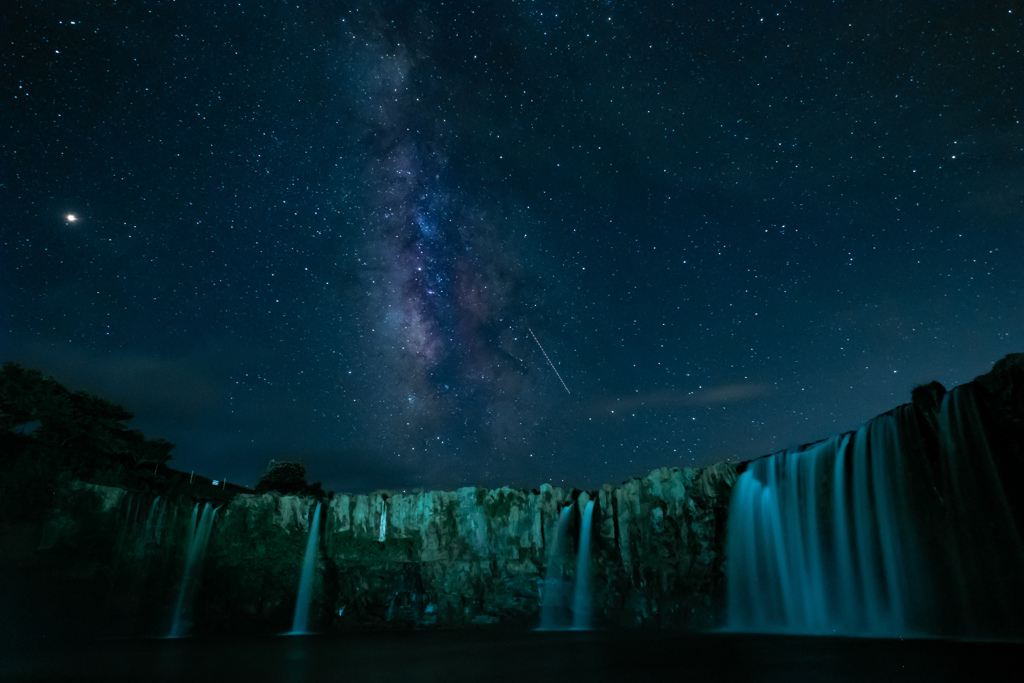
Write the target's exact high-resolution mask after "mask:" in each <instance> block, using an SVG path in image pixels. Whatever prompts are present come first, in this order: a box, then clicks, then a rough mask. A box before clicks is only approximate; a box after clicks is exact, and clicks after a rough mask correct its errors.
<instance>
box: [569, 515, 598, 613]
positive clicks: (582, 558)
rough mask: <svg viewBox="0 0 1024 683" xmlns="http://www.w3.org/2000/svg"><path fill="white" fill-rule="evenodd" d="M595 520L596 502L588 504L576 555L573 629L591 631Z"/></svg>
mask: <svg viewBox="0 0 1024 683" xmlns="http://www.w3.org/2000/svg"><path fill="white" fill-rule="evenodd" d="M593 518H594V501H592V500H591V501H588V502H587V508H586V510H585V511H584V513H583V528H582V530H581V531H580V549H579V553H578V554H577V555H576V590H575V592H574V595H573V601H572V627H573V628H574V629H589V628H590V614H591V611H592V606H591V602H592V598H591V595H590V529H591V522H592V521H593Z"/></svg>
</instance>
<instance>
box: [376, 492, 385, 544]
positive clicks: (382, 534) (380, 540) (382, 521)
mask: <svg viewBox="0 0 1024 683" xmlns="http://www.w3.org/2000/svg"><path fill="white" fill-rule="evenodd" d="M387 530H388V504H387V503H384V502H382V503H381V504H380V529H379V533H378V534H377V542H378V543H383V542H384V537H385V535H386V534H387Z"/></svg>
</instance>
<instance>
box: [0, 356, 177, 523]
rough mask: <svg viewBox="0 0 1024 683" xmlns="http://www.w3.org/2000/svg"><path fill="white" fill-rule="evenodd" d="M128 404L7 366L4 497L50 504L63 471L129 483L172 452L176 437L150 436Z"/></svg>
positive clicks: (0, 427)
mask: <svg viewBox="0 0 1024 683" xmlns="http://www.w3.org/2000/svg"><path fill="white" fill-rule="evenodd" d="M132 417H133V415H132V413H131V412H130V411H128V410H127V409H125V408H124V407H122V406H120V405H117V404H116V403H111V402H110V401H107V400H106V399H103V398H100V397H98V396H94V395H92V394H89V393H86V392H84V391H71V390H70V389H68V388H67V387H65V386H64V385H62V384H61V383H59V382H57V381H56V380H55V379H53V378H52V377H48V376H46V375H44V374H43V373H42V372H40V371H38V370H32V369H28V368H24V367H22V366H21V365H19V364H17V363H12V362H7V363H4V366H3V369H2V370H0V500H2V501H3V505H2V507H3V508H4V509H5V510H6V511H8V512H10V511H12V510H14V509H22V508H28V510H26V512H29V511H31V510H35V509H36V508H37V507H39V506H41V505H43V506H44V505H46V504H47V501H48V499H49V498H50V497H52V495H53V491H54V490H55V488H56V484H57V483H58V482H59V481H61V480H63V479H70V478H78V479H85V480H96V479H102V480H104V481H105V482H108V481H109V482H112V483H113V482H117V483H121V482H124V483H128V482H129V481H130V480H131V479H132V478H133V476H134V475H135V474H136V470H145V471H147V472H152V470H153V469H154V468H156V467H159V466H160V465H164V464H165V463H166V462H167V461H168V460H170V458H171V450H172V449H173V448H174V444H172V443H169V442H167V441H165V440H163V439H147V438H146V437H145V435H143V434H142V432H140V431H138V430H136V429H131V428H130V427H128V425H127V423H128V422H129V421H130V420H131V419H132Z"/></svg>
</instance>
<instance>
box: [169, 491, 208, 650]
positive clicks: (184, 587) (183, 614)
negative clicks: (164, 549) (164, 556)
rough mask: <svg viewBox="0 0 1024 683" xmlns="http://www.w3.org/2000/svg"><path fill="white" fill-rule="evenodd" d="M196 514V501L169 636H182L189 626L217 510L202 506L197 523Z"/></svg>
mask: <svg viewBox="0 0 1024 683" xmlns="http://www.w3.org/2000/svg"><path fill="white" fill-rule="evenodd" d="M218 509H219V508H218ZM198 514H199V503H196V506H195V507H194V508H193V509H192V519H191V520H190V521H189V527H188V536H187V542H186V543H187V546H188V555H187V556H186V559H185V573H184V574H183V575H182V577H181V588H180V590H179V592H178V602H177V605H176V606H175V609H174V621H173V622H172V624H171V631H170V633H169V634H168V636H169V637H171V638H180V637H181V636H184V635H185V634H186V633H187V632H188V629H189V626H191V616H192V605H193V603H194V602H195V597H196V589H197V588H198V585H199V576H200V574H201V572H202V567H203V556H204V555H205V554H206V544H207V543H208V542H209V540H210V529H211V528H212V527H213V518H214V516H215V515H216V514H217V510H214V509H213V507H212V506H211V505H210V504H209V503H207V504H206V505H205V506H204V507H203V514H202V516H201V517H199V522H198V523H197V522H196V517H197V516H198Z"/></svg>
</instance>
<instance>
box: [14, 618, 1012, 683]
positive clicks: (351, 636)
mask: <svg viewBox="0 0 1024 683" xmlns="http://www.w3.org/2000/svg"><path fill="white" fill-rule="evenodd" d="M0 647H2V649H0V653H2V654H0V680H4V681H43V680H47V681H49V680H66V681H86V680H94V681H204V680H218V681H236V680H237V681H245V682H246V683H254V682H256V681H288V682H296V683H298V682H302V681H346V682H347V683H350V682H352V681H406V680H408V681H416V682H418V683H426V682H430V681H437V682H439V683H440V682H444V683H453V682H458V681H490V682H494V681H516V682H517V683H522V682H524V681H529V682H531V683H532V682H533V681H561V682H567V681H588V682H589V681H623V682H625V681H659V682H661V681H708V682H711V681H713V682H715V683H719V682H722V681H787V682H791V681H804V680H806V681H871V682H872V683H879V682H880V681H901V682H904V683H906V682H907V681H957V682H958V683H959V682H962V681H965V680H975V681H979V680H986V679H990V680H999V679H1002V678H1004V677H1005V675H1004V674H1003V673H1002V672H1003V671H1005V670H1006V668H1005V667H1007V666H1009V665H1013V666H1016V665H1017V663H1019V662H1020V661H1021V656H1022V655H1024V646H1022V645H1021V644H1020V643H997V642H964V641H948V640H878V639H851V638H822V637H797V636H766V635H748V634H735V633H704V634H689V633H686V634H683V633H672V632H664V631H586V632H579V631H567V632H536V631H512V632H510V631H429V632H428V631H408V632H401V633H395V632H371V633H366V632H360V633H345V634H329V635H326V634H325V635H306V636H255V637H245V638H242V637H223V638H180V639H128V640H69V639H63V640H52V639H47V638H35V639H30V640H22V641H21V642H16V641H10V640H8V641H7V643H5V644H2V645H0ZM1011 670H1012V669H1011Z"/></svg>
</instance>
